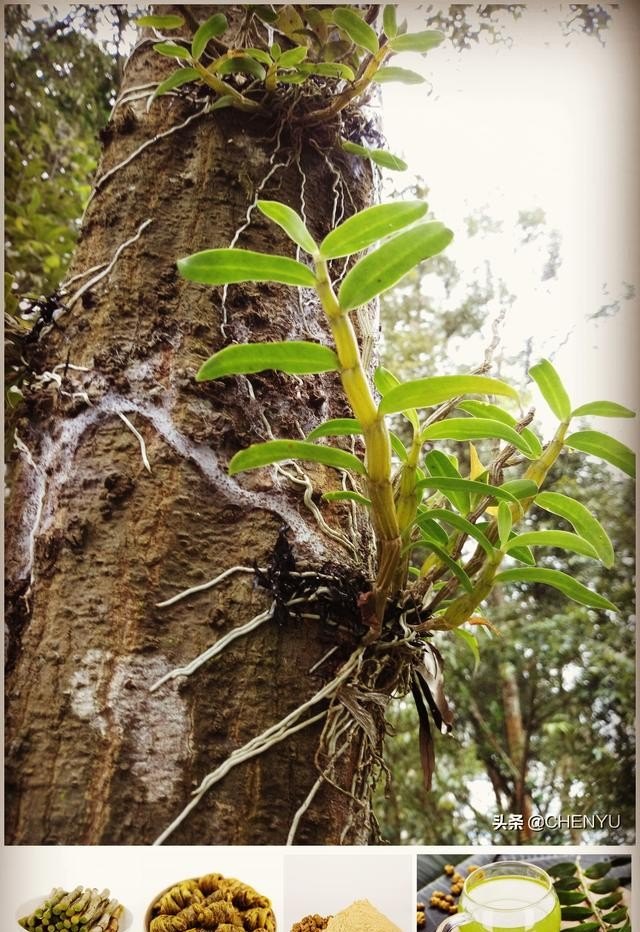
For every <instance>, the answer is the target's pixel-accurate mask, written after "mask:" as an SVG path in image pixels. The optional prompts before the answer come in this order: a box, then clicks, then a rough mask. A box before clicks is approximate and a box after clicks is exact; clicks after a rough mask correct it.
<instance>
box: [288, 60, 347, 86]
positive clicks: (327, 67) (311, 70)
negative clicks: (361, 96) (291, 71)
mask: <svg viewBox="0 0 640 932" xmlns="http://www.w3.org/2000/svg"><path fill="white" fill-rule="evenodd" d="M299 68H300V71H301V72H302V73H303V74H318V75H320V77H322V78H340V79H341V80H343V81H355V79H356V76H355V74H354V72H353V69H352V68H350V67H349V66H348V65H345V64H344V63H343V62H339V61H318V62H312V63H311V62H310V63H309V64H308V65H307V64H303V65H300V66H299Z"/></svg>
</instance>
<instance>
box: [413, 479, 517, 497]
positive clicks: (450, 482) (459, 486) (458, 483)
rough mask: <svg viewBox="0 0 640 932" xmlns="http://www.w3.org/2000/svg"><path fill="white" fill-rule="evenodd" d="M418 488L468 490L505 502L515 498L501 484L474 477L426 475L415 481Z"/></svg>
mask: <svg viewBox="0 0 640 932" xmlns="http://www.w3.org/2000/svg"><path fill="white" fill-rule="evenodd" d="M416 488H418V489H435V490H436V491H438V492H458V491H460V492H470V493H472V494H473V495H482V496H489V497H491V498H495V499H498V500H500V501H505V502H516V501H517V499H516V498H514V496H513V495H511V493H510V492H505V491H504V489H503V488H502V486H499V485H488V484H487V483H486V482H477V481H476V480H475V479H455V478H453V477H449V476H427V477H426V479H421V480H420V481H419V482H417V483H416Z"/></svg>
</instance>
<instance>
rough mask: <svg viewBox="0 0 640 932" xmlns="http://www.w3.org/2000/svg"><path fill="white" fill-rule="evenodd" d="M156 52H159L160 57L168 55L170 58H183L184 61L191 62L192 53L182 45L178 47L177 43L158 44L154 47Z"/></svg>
mask: <svg viewBox="0 0 640 932" xmlns="http://www.w3.org/2000/svg"><path fill="white" fill-rule="evenodd" d="M153 48H154V51H156V52H159V53H160V55H167V56H169V58H181V59H183V60H184V61H191V53H190V52H189V51H187V49H185V48H184V47H183V46H182V45H178V44H177V43H176V42H156V44H155V45H154V46H153Z"/></svg>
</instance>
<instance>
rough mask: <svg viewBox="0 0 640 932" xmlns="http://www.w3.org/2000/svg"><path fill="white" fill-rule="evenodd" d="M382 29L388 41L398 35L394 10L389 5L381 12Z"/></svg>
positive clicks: (393, 7)
mask: <svg viewBox="0 0 640 932" xmlns="http://www.w3.org/2000/svg"><path fill="white" fill-rule="evenodd" d="M382 28H383V29H384V34H385V36H386V37H387V38H388V39H393V37H394V36H396V35H397V34H398V23H397V20H396V8H395V6H392V5H391V4H387V6H385V7H384V8H383V10H382Z"/></svg>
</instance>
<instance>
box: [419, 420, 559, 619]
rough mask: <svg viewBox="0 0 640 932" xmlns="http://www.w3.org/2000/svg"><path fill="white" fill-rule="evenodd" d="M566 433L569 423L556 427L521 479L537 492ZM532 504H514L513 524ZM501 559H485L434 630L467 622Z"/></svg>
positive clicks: (530, 500)
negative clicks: (469, 586) (469, 585)
mask: <svg viewBox="0 0 640 932" xmlns="http://www.w3.org/2000/svg"><path fill="white" fill-rule="evenodd" d="M568 429H569V421H568V420H567V421H562V422H561V423H560V424H559V426H558V429H557V431H556V433H555V435H554V437H553V440H552V441H551V442H550V443H549V444H548V446H547V447H546V448H545V450H544V451H543V453H542V456H540V457H538V459H537V460H535V461H534V462H533V463H532V464H531V465H530V466H529V468H528V469H527V471H526V472H525V475H524V478H525V479H531V480H532V481H533V482H535V483H536V485H537V486H538V488H540V486H541V485H542V483H543V482H544V480H545V479H546V477H547V475H548V474H549V470H550V469H551V468H552V466H553V464H554V463H555V462H556V460H557V459H558V457H559V456H560V454H561V453H562V450H563V448H564V438H565V437H566V434H567V430H568ZM534 500H535V499H534V498H533V497H532V498H528V499H525V500H523V501H521V502H519V503H518V504H517V505H516V504H514V505H512V506H511V514H512V517H513V520H514V523H515V522H516V521H520V520H521V519H522V518H523V517H524V515H525V514H526V513H527V511H528V510H529V508H530V507H531V505H532V504H533V502H534ZM493 525H494V527H493V528H491V529H490V530H489V531H488V532H487V533H488V537H489V539H490V540H492V539H494V537H495V533H496V531H495V526H496V522H495V521H494V522H493ZM503 558H504V553H503V552H502V551H501V550H496V551H495V554H494V556H492V557H489V558H488V559H487V560H486V562H485V564H484V566H483V567H482V570H481V572H480V575H479V576H478V578H477V580H476V581H475V582H474V586H473V592H468V593H465V594H464V595H461V596H459V597H458V598H457V599H455V600H454V601H453V602H452V603H451V605H450V606H449V607H448V608H447V610H446V611H445V613H444V615H442V616H439V617H438V618H436V619H435V620H434V624H433V629H434V630H450V629H451V628H457V627H458V626H459V625H461V624H464V622H465V621H467V619H468V618H469V617H470V615H471V614H472V613H473V612H474V611H475V610H476V608H477V607H478V606H479V605H480V603H481V602H482V601H483V600H484V599H486V597H487V596H488V595H489V593H490V592H491V589H492V588H493V580H494V577H495V575H496V573H497V572H498V569H499V567H500V564H501V563H502V560H503Z"/></svg>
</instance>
